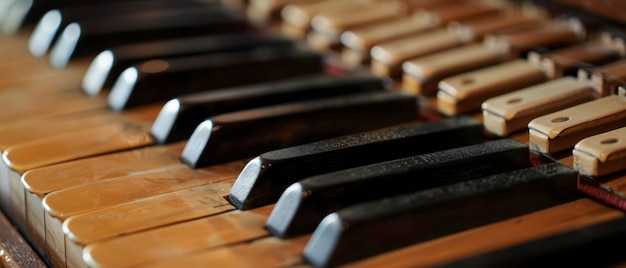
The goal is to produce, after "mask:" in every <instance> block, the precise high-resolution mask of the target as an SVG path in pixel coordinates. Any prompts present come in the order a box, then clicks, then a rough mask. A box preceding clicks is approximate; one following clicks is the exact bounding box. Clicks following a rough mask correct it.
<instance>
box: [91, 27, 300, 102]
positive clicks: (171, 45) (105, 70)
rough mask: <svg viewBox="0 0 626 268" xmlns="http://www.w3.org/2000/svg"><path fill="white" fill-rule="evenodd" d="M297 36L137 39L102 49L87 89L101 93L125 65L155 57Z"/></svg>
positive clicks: (280, 42)
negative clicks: (130, 42) (138, 40)
mask: <svg viewBox="0 0 626 268" xmlns="http://www.w3.org/2000/svg"><path fill="white" fill-rule="evenodd" d="M292 42H293V40H290V39H287V38H283V37H276V36H270V35H268V34H259V33H232V34H219V35H203V36H194V37H185V38H175V39H168V40H159V41H150V42H142V43H133V44H129V45H123V46H117V47H112V48H109V49H106V50H104V51H102V52H100V53H99V54H98V55H97V56H96V57H95V58H94V60H93V61H92V63H91V65H90V66H89V68H88V69H87V72H86V73H85V76H84V78H83V81H82V87H83V90H84V91H85V92H86V93H87V94H89V95H92V96H93V95H97V94H99V93H100V91H101V90H102V89H103V88H110V87H111V86H113V83H114V82H115V79H116V78H117V77H119V75H120V74H121V73H122V71H124V69H126V68H128V67H130V66H132V65H133V64H136V63H140V62H142V61H147V60H150V59H155V58H163V57H175V56H176V57H177V56H191V55H199V54H204V53H217V52H226V51H244V50H250V49H254V48H258V47H265V46H288V45H290V44H291V43H292Z"/></svg>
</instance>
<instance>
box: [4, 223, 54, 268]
mask: <svg viewBox="0 0 626 268" xmlns="http://www.w3.org/2000/svg"><path fill="white" fill-rule="evenodd" d="M0 258H1V260H0V267H11V268H13V267H23V268H30V267H33V268H35V267H47V265H46V264H45V263H44V262H43V261H42V260H41V258H40V257H39V255H37V253H36V252H35V251H34V250H33V249H32V248H31V247H30V245H29V244H28V242H26V240H25V239H24V238H23V237H22V235H21V234H20V233H19V232H18V230H17V229H16V228H15V226H14V225H13V224H11V222H10V221H9V220H8V219H7V217H6V216H5V215H4V214H3V213H0Z"/></svg>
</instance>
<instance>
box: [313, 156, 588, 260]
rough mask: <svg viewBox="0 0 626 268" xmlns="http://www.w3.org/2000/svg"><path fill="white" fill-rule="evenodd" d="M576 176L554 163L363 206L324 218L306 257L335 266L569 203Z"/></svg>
mask: <svg viewBox="0 0 626 268" xmlns="http://www.w3.org/2000/svg"><path fill="white" fill-rule="evenodd" d="M577 177H578V173H577V172H576V171H575V170H573V169H571V168H569V167H566V166H563V165H561V164H558V163H552V164H547V165H543V166H537V167H532V168H528V169H522V170H516V171H512V172H507V173H503V174H497V175H492V176H488V177H483V178H480V179H476V180H471V181H466V182H462V183H458V184H453V185H449V186H446V187H440V188H434V189H430V190H426V191H420V192H415V193H412V194H406V195H400V196H395V197H390V198H384V199H379V200H375V201H370V202H366V203H360V204H358V205H354V206H351V207H348V208H345V209H342V210H339V211H337V212H335V213H332V214H329V215H328V216H326V217H325V218H324V219H323V220H322V222H321V223H320V225H319V226H318V227H317V229H316V230H315V232H314V233H313V236H312V237H311V240H310V241H309V243H308V244H307V246H306V248H305V250H304V257H305V259H306V260H307V261H309V262H310V263H312V264H313V265H315V266H318V267H323V266H336V265H339V264H342V263H345V262H349V261H354V260H357V259H361V258H366V257H369V256H372V255H375V254H379V253H382V252H385V251H389V250H393V249H397V248H400V247H404V246H407V245H410V244H415V243H419V242H422V241H426V240H430V239H434V238H437V237H440V236H443V235H447V234H452V233H455V232H459V231H462V230H466V229H470V228H474V227H478V226H481V225H485V224H488V223H492V222H496V221H499V220H504V219H507V218H510V217H515V216H519V215H523V214H526V213H530V212H533V211H537V210H540V209H544V208H548V207H550V206H555V205H558V204H563V203H565V202H571V201H573V200H576V199H578V198H580V197H581V195H580V192H579V191H578V189H577ZM418 257H419V256H416V258H418ZM570 257H571V256H570ZM505 267H506V266H505Z"/></svg>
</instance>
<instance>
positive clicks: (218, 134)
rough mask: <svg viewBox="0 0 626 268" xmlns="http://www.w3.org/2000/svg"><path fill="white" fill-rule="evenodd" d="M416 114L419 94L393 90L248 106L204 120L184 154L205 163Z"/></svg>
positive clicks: (196, 164) (401, 120)
mask: <svg viewBox="0 0 626 268" xmlns="http://www.w3.org/2000/svg"><path fill="white" fill-rule="evenodd" d="M417 119H418V110H417V98H416V97H415V96H413V95H410V94H408V93H404V92H392V91H383V92H369V93H360V94H352V95H346V96H340V97H333V98H327V99H319V100H311V101H302V102H293V103H289V104H282V105H275V106H267V107H262V108H257V109H249V110H244V111H240V112H233V113H227V114H222V115H217V116H214V117H212V118H210V119H208V120H205V121H204V122H202V123H201V124H200V125H199V126H198V127H197V128H196V129H195V130H194V132H193V134H192V135H191V137H190V138H189V141H188V142H187V145H186V146H185V148H184V149H183V153H182V160H183V162H184V163H186V164H187V165H189V166H190V167H192V168H200V167H205V166H208V165H212V164H217V163H222V162H227V161H231V160H235V159H242V158H245V157H251V156H254V155H258V154H260V153H263V152H267V151H270V150H275V149H279V148H284V147H289V146H294V145H297V144H303V143H308V142H313V141H318V140H323V139H328V138H331V137H338V136H342V135H347V134H353V133H357V132H361V131H367V130H373V129H377V128H383V127H389V126H392V125H396V124H400V123H407V122H410V121H414V120H417Z"/></svg>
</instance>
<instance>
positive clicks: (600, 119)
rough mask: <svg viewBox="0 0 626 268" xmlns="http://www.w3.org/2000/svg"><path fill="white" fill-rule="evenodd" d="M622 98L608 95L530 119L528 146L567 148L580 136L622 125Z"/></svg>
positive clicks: (552, 150)
mask: <svg viewBox="0 0 626 268" xmlns="http://www.w3.org/2000/svg"><path fill="white" fill-rule="evenodd" d="M625 117H626V99H624V98H623V97H620V96H617V95H612V96H607V97H602V98H599V99H596V100H593V101H589V102H586V103H583V104H579V105H576V106H573V107H570V108H567V109H563V110H560V111H558V112H554V113H551V114H547V115H544V116H541V117H538V118H535V119H533V120H532V121H530V123H528V130H529V136H530V137H529V143H530V144H529V145H530V148H531V149H532V150H535V151H539V152H541V153H546V154H551V153H555V152H559V151H562V150H565V149H571V148H573V147H574V146H575V144H576V143H578V142H579V141H580V140H582V139H583V138H586V137H589V136H593V135H596V134H599V133H602V132H606V131H609V130H613V129H616V128H620V127H624V126H626V120H625V119H624V118H625Z"/></svg>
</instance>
